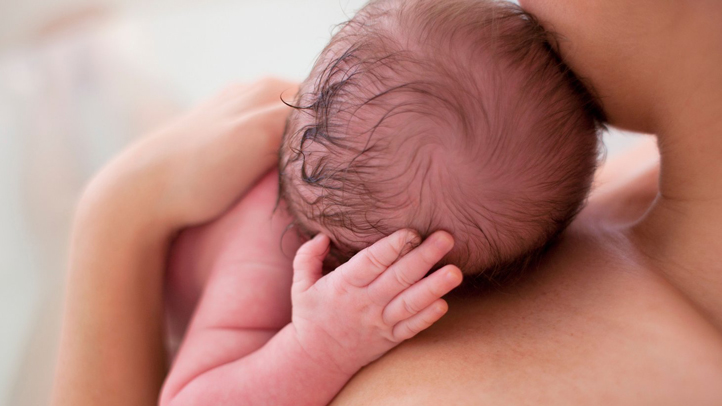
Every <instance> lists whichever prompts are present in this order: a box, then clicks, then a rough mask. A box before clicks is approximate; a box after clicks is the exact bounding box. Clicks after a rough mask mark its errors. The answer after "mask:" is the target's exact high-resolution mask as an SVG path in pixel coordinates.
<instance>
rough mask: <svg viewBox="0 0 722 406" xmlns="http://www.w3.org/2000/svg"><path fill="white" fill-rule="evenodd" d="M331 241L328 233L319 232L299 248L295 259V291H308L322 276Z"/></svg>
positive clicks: (293, 288)
mask: <svg viewBox="0 0 722 406" xmlns="http://www.w3.org/2000/svg"><path fill="white" fill-rule="evenodd" d="M329 242H330V240H329V239H328V237H327V236H326V235H324V234H317V235H316V236H315V237H313V239H311V240H310V241H307V242H306V243H305V244H303V245H302V246H301V248H299V249H298V251H297V252H296V257H295V258H294V259H293V287H292V290H293V291H297V292H303V291H306V290H308V288H310V287H311V286H313V284H314V283H316V281H318V280H319V279H320V278H321V276H322V272H323V259H324V258H325V257H326V255H327V254H328V246H329Z"/></svg>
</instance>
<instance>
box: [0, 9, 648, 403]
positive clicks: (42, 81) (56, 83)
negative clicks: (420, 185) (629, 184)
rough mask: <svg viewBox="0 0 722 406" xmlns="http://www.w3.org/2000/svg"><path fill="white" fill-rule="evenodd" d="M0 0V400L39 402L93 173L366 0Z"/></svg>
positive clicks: (314, 41)
mask: <svg viewBox="0 0 722 406" xmlns="http://www.w3.org/2000/svg"><path fill="white" fill-rule="evenodd" d="M0 1H2V3H0V278H1V279H0V326H1V327H0V405H8V406H10V405H12V406H25V405H28V406H29V405H42V404H45V403H47V397H48V393H49V388H50V382H51V377H52V373H53V368H54V359H55V355H56V341H57V338H58V334H59V327H60V312H61V303H62V295H63V278H64V270H65V258H66V252H67V240H68V238H67V236H68V233H69V224H70V219H71V216H72V210H73V206H74V204H75V201H76V199H77V196H78V194H79V192H80V190H81V188H82V185H83V184H84V183H85V182H86V181H87V179H88V177H89V176H90V175H91V174H92V173H93V172H94V171H96V170H97V169H98V168H99V167H100V166H101V165H102V164H103V162H105V161H106V160H107V159H108V158H109V157H110V156H111V155H112V154H114V153H115V152H116V151H118V150H119V149H120V148H122V146H123V145H125V144H126V143H128V142H129V141H131V140H132V139H133V138H135V137H137V136H139V135H141V134H142V133H143V132H145V131H147V130H148V129H149V128H152V127H153V126H155V125H157V124H158V123H160V122H162V121H164V120H165V119H167V118H168V117H169V116H171V115H173V114H175V113H177V112H178V111H181V110H182V109H184V108H186V107H187V106H189V105H191V104H193V103H195V102H196V101H198V100H199V99H200V98H202V97H205V96H208V95H209V94H210V93H212V92H214V91H216V90H218V89H219V88H221V87H222V86H223V85H224V84H226V83H228V82H233V81H248V80H252V79H253V78H254V77H257V76H258V75H261V74H268V73H272V74H277V75H282V76H286V77H289V78H292V79H293V78H295V79H301V78H303V77H304V76H305V75H306V73H307V71H308V70H309V68H310V66H311V63H312V62H313V60H314V58H315V56H316V55H317V54H318V52H319V51H320V50H321V48H322V47H323V46H324V45H325V43H326V42H327V40H328V38H329V37H330V32H331V29H332V26H333V25H334V24H337V23H340V22H342V21H344V20H345V19H346V18H347V16H349V15H351V14H353V11H354V10H355V9H357V8H358V7H359V6H360V5H361V4H362V3H363V1H361V0H303V1H301V0H263V1H252V0H236V1H221V0H216V1H200V0H162V1H155V2H149V1H140V0H104V1H101V0H0ZM606 142H607V144H608V145H609V151H610V154H613V153H616V151H619V150H621V149H623V148H625V147H626V146H627V145H629V144H630V143H633V142H635V139H633V138H630V137H628V136H625V135H619V134H616V135H613V136H608V137H606ZM108 367H109V368H112V366H108Z"/></svg>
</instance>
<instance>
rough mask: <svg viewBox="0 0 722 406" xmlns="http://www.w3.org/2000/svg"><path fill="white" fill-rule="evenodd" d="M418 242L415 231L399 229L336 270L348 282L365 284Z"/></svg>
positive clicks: (359, 285) (354, 284)
mask: <svg viewBox="0 0 722 406" xmlns="http://www.w3.org/2000/svg"><path fill="white" fill-rule="evenodd" d="M420 242H421V237H420V236H419V234H418V233H417V232H416V231H413V230H408V229H404V230H399V231H397V232H395V233H393V234H391V235H389V236H387V237H384V238H382V239H380V240H379V241H377V242H375V243H374V244H373V245H372V246H370V247H368V248H366V249H364V250H363V251H361V252H359V253H358V254H356V255H354V257H353V258H351V259H350V260H349V261H348V262H347V263H345V264H344V265H342V266H341V267H340V268H339V270H338V271H341V272H340V273H341V275H342V276H343V278H344V279H345V280H346V281H347V282H348V283H349V284H351V285H353V286H357V287H362V286H366V285H368V284H369V283H371V282H373V280H374V279H376V277H378V276H379V275H380V274H381V273H383V272H384V271H385V270H386V269H388V268H389V267H390V266H391V265H393V264H394V262H396V261H397V260H398V259H399V258H401V257H402V256H404V255H406V253H408V252H409V251H411V250H412V249H413V248H415V247H416V246H417V245H419V243H420Z"/></svg>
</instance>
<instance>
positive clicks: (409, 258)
mask: <svg viewBox="0 0 722 406" xmlns="http://www.w3.org/2000/svg"><path fill="white" fill-rule="evenodd" d="M453 246H454V238H453V237H452V236H451V234H449V233H447V232H446V231H437V232H435V233H434V234H431V236H430V237H429V238H427V239H426V240H424V242H423V243H421V245H420V246H419V247H418V248H416V249H414V250H413V251H411V252H409V253H408V254H407V255H405V256H404V257H403V258H401V259H400V260H398V261H397V262H396V263H395V264H394V266H392V267H390V268H389V269H388V271H386V272H384V273H383V274H382V275H381V276H379V277H378V278H377V279H376V280H375V281H373V283H372V284H371V285H370V286H369V289H370V290H369V293H370V295H371V296H372V297H374V298H375V299H376V300H377V301H378V303H389V302H390V301H391V299H393V298H394V297H395V296H396V295H398V294H399V293H401V292H402V291H404V290H406V289H408V288H409V286H411V285H413V284H414V283H416V282H417V281H418V280H420V279H421V278H423V277H424V275H426V273H427V272H429V271H430V270H431V268H433V267H434V265H436V263H437V262H439V261H440V260H441V259H442V258H443V257H444V255H446V254H447V253H449V251H451V249H452V248H453Z"/></svg>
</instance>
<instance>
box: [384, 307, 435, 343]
mask: <svg viewBox="0 0 722 406" xmlns="http://www.w3.org/2000/svg"><path fill="white" fill-rule="evenodd" d="M447 311H449V305H448V304H446V301H445V300H444V299H438V300H436V301H435V302H434V303H432V304H431V306H429V307H427V308H426V309H424V310H422V311H420V312H419V313H417V314H416V315H414V316H412V317H411V318H409V319H406V320H404V321H402V322H400V323H398V324H397V325H395V326H394V329H393V331H392V335H393V337H394V340H396V342H401V341H404V340H408V339H409V338H411V337H413V336H415V335H416V334H419V333H420V332H422V331H424V330H426V329H427V328H429V327H431V325H432V324H434V323H436V322H437V321H438V320H439V319H440V318H441V317H442V316H443V315H445V314H446V312H447Z"/></svg>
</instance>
